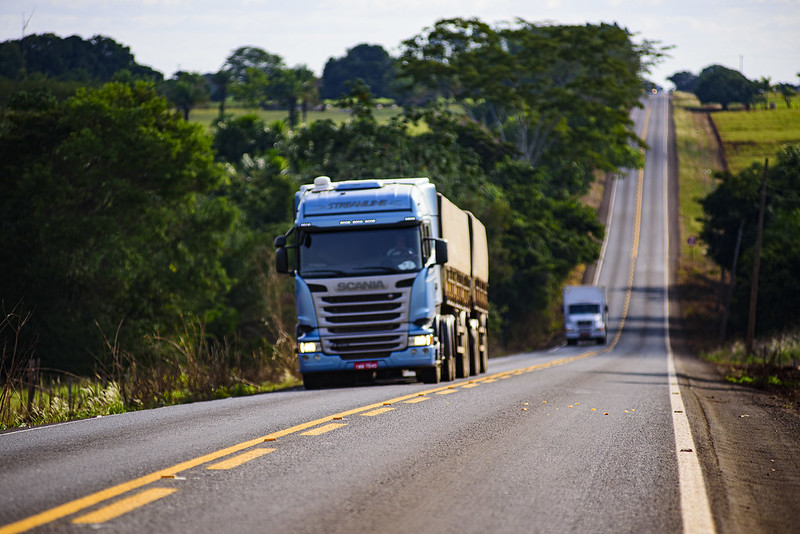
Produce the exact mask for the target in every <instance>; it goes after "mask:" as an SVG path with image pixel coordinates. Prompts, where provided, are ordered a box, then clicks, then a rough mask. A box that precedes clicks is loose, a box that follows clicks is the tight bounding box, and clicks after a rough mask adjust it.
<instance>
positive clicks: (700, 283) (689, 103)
mask: <svg viewBox="0 0 800 534" xmlns="http://www.w3.org/2000/svg"><path fill="white" fill-rule="evenodd" d="M699 108H700V103H699V102H698V101H697V98H696V97H695V96H694V95H693V94H690V93H681V92H676V93H674V94H673V120H674V123H675V141H676V144H677V151H678V173H679V185H678V187H679V195H680V196H679V202H680V210H679V213H680V216H679V224H680V235H681V255H680V258H681V259H680V264H679V268H678V273H677V283H678V289H679V294H680V298H681V310H682V313H683V318H684V324H685V327H686V329H687V333H688V336H689V343H690V346H691V348H692V349H693V350H694V351H695V352H700V351H704V350H710V349H711V347H712V346H714V344H715V343H717V342H718V339H719V334H718V332H719V321H718V316H719V313H720V308H719V306H720V299H719V294H720V293H719V291H720V275H721V271H720V269H719V267H717V266H716V265H715V264H714V262H712V261H711V260H710V259H709V258H708V257H707V256H706V246H705V244H704V243H703V242H702V241H699V240H697V239H695V240H694V241H693V242H694V243H695V244H694V245H690V244H689V238H690V237H694V238H697V236H699V234H700V230H701V228H702V225H701V223H700V221H699V218H700V217H701V216H702V214H703V210H702V208H701V206H700V199H702V198H703V197H705V196H706V195H708V193H710V192H711V191H712V190H713V188H714V186H715V184H714V178H713V173H714V172H715V171H719V170H721V160H720V159H719V158H718V157H717V152H718V148H717V146H716V140H715V139H714V135H713V130H712V126H711V124H710V123H709V119H708V113H706V112H704V111H699Z"/></svg>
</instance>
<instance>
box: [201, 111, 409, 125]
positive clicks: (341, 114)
mask: <svg viewBox="0 0 800 534" xmlns="http://www.w3.org/2000/svg"><path fill="white" fill-rule="evenodd" d="M245 113H255V114H256V115H257V116H258V117H259V118H261V119H262V120H264V121H265V122H266V123H267V124H270V123H272V122H275V121H285V122H288V121H289V113H288V112H287V111H286V110H271V109H268V110H264V109H259V108H241V107H227V108H225V114H226V115H233V116H238V115H244V114H245ZM402 113H403V109H402V108H400V107H394V108H393V107H383V108H376V109H375V110H374V112H373V116H374V117H375V120H377V121H378V122H379V123H381V124H383V123H386V122H389V120H390V119H391V118H392V117H395V116H397V115H401V114H402ZM218 115H219V110H218V109H217V107H216V106H213V107H202V108H197V109H193V110H192V112H191V113H190V114H189V121H190V122H196V123H199V124H202V125H204V126H206V127H209V128H210V127H211V125H212V124H213V123H214V121H215V120H216V119H217V117H218ZM324 119H330V120H332V121H333V122H335V123H336V124H341V123H343V122H346V121H348V120H350V113H349V112H347V111H345V110H342V109H339V108H334V107H329V108H328V109H327V110H326V111H309V112H308V115H307V119H306V121H307V122H308V123H312V122H315V121H319V120H324ZM297 120H298V121H301V122H302V120H303V116H302V114H301V113H299V112H298V114H297Z"/></svg>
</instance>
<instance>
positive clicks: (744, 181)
mask: <svg viewBox="0 0 800 534" xmlns="http://www.w3.org/2000/svg"><path fill="white" fill-rule="evenodd" d="M770 161H771V163H770V166H769V169H768V172H767V196H766V211H765V217H764V237H763V248H762V257H761V276H760V277H759V309H758V317H759V318H760V320H759V323H758V325H757V328H758V330H759V332H762V333H763V332H768V331H778V332H780V331H781V330H784V329H786V328H788V327H791V326H793V325H796V324H797V323H798V321H800V311H798V307H797V302H800V283H798V281H797V277H796V276H794V275H792V274H791V273H793V272H796V271H797V269H800V246H798V240H797V239H796V236H797V233H796V232H797V231H798V228H800V227H798V224H800V198H798V196H797V191H800V147H799V146H797V145H785V146H783V147H782V148H781V149H780V151H779V152H778V154H777V156H776V158H775V161H772V160H770ZM763 174H764V167H763V165H760V164H754V165H752V166H751V167H749V168H748V169H745V170H744V171H742V172H740V173H738V174H731V173H727V172H725V173H719V174H718V175H717V176H718V178H719V179H720V180H721V181H720V183H719V185H718V186H717V187H716V188H715V189H714V191H712V192H711V193H710V194H709V195H708V196H706V197H705V198H704V199H702V201H701V205H702V207H703V217H702V219H701V221H702V223H703V230H702V232H701V234H700V236H701V238H702V239H703V241H704V242H706V243H707V244H708V250H709V255H710V256H711V258H712V259H713V260H714V262H716V263H717V264H718V265H719V266H720V267H721V268H722V269H724V270H731V269H732V268H733V267H732V266H733V265H734V263H736V265H737V268H736V273H735V274H736V289H735V291H734V293H733V302H732V305H731V322H732V324H733V326H734V328H735V329H738V331H739V332H743V331H744V329H745V327H746V324H747V313H748V308H749V299H750V283H751V273H752V267H753V254H754V251H753V249H754V245H755V240H756V226H757V220H758V208H759V201H760V187H761V179H762V176H763ZM737 242H739V246H738V250H739V257H738V261H736V262H734V259H735V255H736V251H737Z"/></svg>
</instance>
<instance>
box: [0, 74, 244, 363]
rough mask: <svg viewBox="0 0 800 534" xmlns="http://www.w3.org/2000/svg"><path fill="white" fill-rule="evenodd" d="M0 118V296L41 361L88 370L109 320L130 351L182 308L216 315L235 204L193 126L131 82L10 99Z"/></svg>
mask: <svg viewBox="0 0 800 534" xmlns="http://www.w3.org/2000/svg"><path fill="white" fill-rule="evenodd" d="M0 119H1V120H0V122H2V123H3V125H4V128H3V129H2V131H0V191H2V194H0V227H2V228H3V232H0V249H2V250H3V254H0V272H2V273H3V276H2V277H0V300H2V301H4V302H6V303H22V306H23V307H24V308H25V309H26V310H30V311H31V312H32V321H31V323H30V324H31V330H30V332H29V333H30V335H32V336H35V337H38V339H39V343H38V347H37V355H39V356H41V357H42V360H43V362H45V364H46V365H48V366H51V367H57V368H61V369H70V368H71V369H80V370H87V369H90V368H92V367H93V365H94V363H95V360H94V358H100V356H101V355H102V354H103V353H104V352H105V351H104V345H103V342H102V333H105V334H106V335H108V336H113V333H114V332H116V329H117V327H118V326H119V325H120V324H122V326H123V327H122V329H121V331H120V338H119V340H118V341H119V343H120V347H125V349H126V350H131V351H136V350H139V349H142V347H143V346H145V344H146V340H145V336H147V335H152V334H154V333H156V332H160V333H162V334H167V333H169V332H171V331H173V330H174V329H175V328H177V327H178V326H179V325H180V323H181V320H182V319H181V317H182V316H184V315H185V316H188V317H199V318H200V319H201V320H203V321H205V322H207V323H209V324H212V323H215V322H220V323H223V324H224V323H226V320H227V318H228V317H229V316H230V314H231V310H230V309H228V308H227V307H226V305H225V299H224V295H225V292H226V291H227V289H228V288H229V286H230V280H229V278H228V276H227V274H226V272H225V269H224V268H223V265H222V261H221V259H222V256H223V254H224V251H225V243H226V240H227V238H228V237H227V236H228V235H229V232H230V228H231V226H232V224H234V222H235V219H236V217H235V213H236V212H235V210H234V209H232V208H231V207H230V206H229V205H228V204H227V203H226V202H225V201H224V199H222V198H220V197H217V196H214V195H212V193H213V191H214V190H215V189H216V188H217V187H218V186H219V185H220V183H221V181H222V180H223V177H224V175H223V173H222V169H221V168H220V167H219V166H218V165H217V164H215V163H214V162H213V155H212V152H211V150H210V139H209V138H208V137H207V136H206V135H205V133H204V132H203V129H202V127H200V126H197V125H192V124H189V123H186V122H185V121H182V120H180V119H179V118H178V117H177V115H176V114H175V113H173V112H171V111H170V110H169V108H168V104H167V101H166V100H165V99H164V98H161V97H159V96H158V95H157V94H156V93H155V91H154V90H153V88H152V87H151V86H149V85H147V84H144V83H141V82H139V83H137V84H135V85H133V86H131V85H128V84H121V83H110V84H107V85H105V86H103V87H102V88H100V89H97V90H87V89H84V90H81V91H79V92H78V93H77V94H76V95H75V96H74V97H72V98H69V99H68V100H66V101H64V102H61V103H58V102H56V101H55V100H54V99H52V98H47V97H32V96H30V95H28V96H26V95H20V96H19V97H18V98H16V99H15V100H14V102H12V105H11V106H10V107H9V108H8V109H5V110H3V111H2V117H1V118H0ZM101 332H102V333H101Z"/></svg>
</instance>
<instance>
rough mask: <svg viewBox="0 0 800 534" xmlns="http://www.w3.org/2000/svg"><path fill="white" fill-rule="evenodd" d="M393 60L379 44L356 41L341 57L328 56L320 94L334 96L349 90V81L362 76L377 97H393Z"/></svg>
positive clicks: (325, 96)
mask: <svg viewBox="0 0 800 534" xmlns="http://www.w3.org/2000/svg"><path fill="white" fill-rule="evenodd" d="M395 77H396V72H395V60H394V59H393V58H392V57H391V56H390V55H389V53H388V52H387V51H386V50H385V49H384V48H383V47H382V46H380V45H370V44H359V45H356V46H354V47H353V48H350V49H348V50H347V53H346V54H345V56H344V57H341V58H330V59H328V62H327V63H325V68H324V70H323V71H322V79H321V90H320V95H321V96H322V98H327V99H336V98H341V97H342V96H343V95H346V94H348V93H349V90H350V87H349V86H348V82H353V81H355V80H358V79H360V80H362V81H363V82H364V83H365V84H366V85H367V87H368V88H369V91H370V92H371V93H372V94H373V95H375V96H378V97H389V98H393V97H394V96H396V95H395V93H396V89H395V87H394V82H395Z"/></svg>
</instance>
